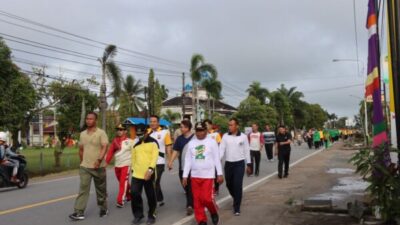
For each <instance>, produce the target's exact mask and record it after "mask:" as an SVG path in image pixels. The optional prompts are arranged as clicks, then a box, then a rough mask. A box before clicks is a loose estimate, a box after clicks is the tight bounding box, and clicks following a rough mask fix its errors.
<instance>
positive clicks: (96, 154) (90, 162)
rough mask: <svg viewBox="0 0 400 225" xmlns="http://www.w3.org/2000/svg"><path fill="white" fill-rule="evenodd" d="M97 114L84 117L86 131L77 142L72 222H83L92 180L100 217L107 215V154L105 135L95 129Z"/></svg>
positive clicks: (90, 113) (98, 129)
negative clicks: (77, 188) (77, 165)
mask: <svg viewBox="0 0 400 225" xmlns="http://www.w3.org/2000/svg"><path fill="white" fill-rule="evenodd" d="M96 122H97V114H96V113H94V112H89V113H88V114H87V115H86V127H87V129H86V130H84V131H82V132H81V135H80V142H79V158H80V160H81V164H80V168H79V177H80V187H79V193H78V196H77V198H76V201H75V206H74V213H73V214H71V215H69V218H71V219H72V220H84V219H85V215H84V212H85V209H86V205H87V202H88V199H89V193H90V184H91V181H92V178H93V181H94V186H95V188H96V195H97V205H98V206H99V207H100V217H104V216H106V215H107V214H108V209H107V182H106V181H107V177H106V169H105V166H104V165H105V163H104V157H105V155H106V152H107V144H108V137H107V134H106V133H105V132H104V131H103V130H101V129H100V128H97V126H96Z"/></svg>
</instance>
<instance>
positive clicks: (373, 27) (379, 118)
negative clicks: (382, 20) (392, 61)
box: [365, 0, 388, 147]
mask: <svg viewBox="0 0 400 225" xmlns="http://www.w3.org/2000/svg"><path fill="white" fill-rule="evenodd" d="M377 21H378V18H377V16H376V5H375V0H369V2H368V17H367V29H368V34H369V40H368V69H367V72H368V76H367V82H366V87H365V88H366V89H365V97H368V96H369V95H372V100H373V116H372V124H373V139H372V147H378V146H380V145H382V144H384V143H385V142H387V141H388V138H387V133H386V122H385V119H384V116H383V109H382V101H381V88H380V76H379V73H380V71H379V60H380V57H379V35H378V33H377Z"/></svg>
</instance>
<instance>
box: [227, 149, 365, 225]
mask: <svg viewBox="0 0 400 225" xmlns="http://www.w3.org/2000/svg"><path fill="white" fill-rule="evenodd" d="M342 146H343V145H342V144H341V143H337V144H335V145H334V146H333V147H331V148H330V149H329V150H324V151H322V152H320V153H318V154H316V155H314V156H312V157H311V158H309V159H306V160H305V161H303V162H301V163H299V164H298V165H296V166H294V167H293V168H291V169H290V176H289V178H287V179H282V180H280V179H278V178H277V177H272V178H271V179H269V180H268V181H266V182H265V183H263V184H261V186H258V187H257V188H255V189H254V190H250V191H248V192H245V193H244V199H243V202H242V213H241V216H238V217H237V216H233V215H232V209H231V202H230V203H228V204H226V205H224V206H223V207H222V208H221V209H220V216H221V224H229V225H239V224H240V225H244V224H271V225H289V224H290V225H317V224H318V225H319V224H323V225H337V224H341V225H347V224H357V221H356V220H354V219H351V218H349V217H343V216H337V215H332V216H326V215H312V214H310V213H305V212H299V213H294V212H291V211H292V210H290V208H291V207H290V206H289V204H288V202H291V201H293V200H303V199H307V198H309V197H313V196H316V195H319V194H323V193H330V192H331V191H332V187H333V186H335V185H336V184H337V183H338V182H339V179H340V178H342V179H343V178H345V179H346V178H349V176H354V177H357V175H355V174H353V173H351V171H352V170H351V169H354V168H353V167H352V165H351V164H349V163H348V160H349V159H350V158H351V156H352V155H353V154H354V151H349V150H347V151H345V150H340V148H341V147H342ZM313 151H315V150H313ZM263 163H265V162H263ZM330 169H331V171H332V170H333V171H336V170H338V171H350V173H341V172H338V173H327V171H328V170H330ZM350 178H351V177H350ZM353 197H354V196H351V195H349V196H346V197H345V198H344V199H341V201H342V202H344V203H345V202H347V201H352V198H353ZM358 198H360V196H358ZM361 198H362V196H361ZM334 203H335V202H334Z"/></svg>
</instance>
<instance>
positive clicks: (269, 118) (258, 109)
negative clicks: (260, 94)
mask: <svg viewBox="0 0 400 225" xmlns="http://www.w3.org/2000/svg"><path fill="white" fill-rule="evenodd" d="M233 116H234V117H236V118H237V119H238V120H239V122H240V124H241V125H242V127H244V126H251V124H253V123H256V124H258V125H259V126H261V127H263V126H264V125H265V124H277V122H278V120H277V118H278V114H277V112H276V110H275V109H274V108H273V107H271V106H267V105H264V104H262V103H261V102H260V100H258V99H257V98H256V97H254V96H249V97H247V98H246V99H245V100H243V101H242V102H240V105H239V107H238V111H237V112H236V113H235V114H234V115H233Z"/></svg>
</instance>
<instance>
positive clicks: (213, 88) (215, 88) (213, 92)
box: [202, 78, 222, 119]
mask: <svg viewBox="0 0 400 225" xmlns="http://www.w3.org/2000/svg"><path fill="white" fill-rule="evenodd" d="M202 86H203V88H204V89H206V91H207V111H208V115H209V116H210V117H212V115H213V113H214V109H215V100H219V99H220V98H221V91H222V84H221V82H220V81H219V80H217V79H216V78H208V79H204V80H203V82H202ZM210 100H212V101H213V107H212V109H213V111H212V112H211V105H210ZM210 119H212V118H210Z"/></svg>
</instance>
